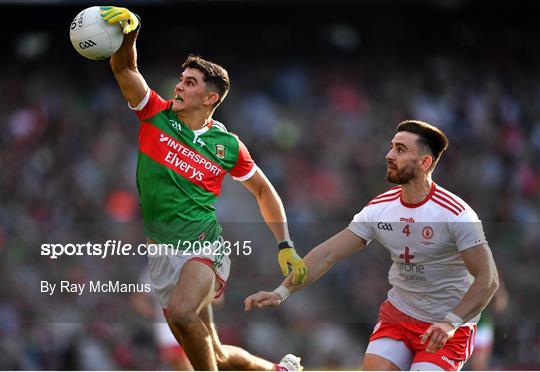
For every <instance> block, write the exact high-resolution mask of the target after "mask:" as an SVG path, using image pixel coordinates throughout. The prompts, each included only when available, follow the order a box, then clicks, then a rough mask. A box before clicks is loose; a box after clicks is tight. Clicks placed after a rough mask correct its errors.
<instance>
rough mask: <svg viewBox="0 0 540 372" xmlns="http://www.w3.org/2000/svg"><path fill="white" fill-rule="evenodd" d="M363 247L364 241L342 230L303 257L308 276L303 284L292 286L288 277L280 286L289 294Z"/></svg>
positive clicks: (348, 231) (350, 232)
mask: <svg viewBox="0 0 540 372" xmlns="http://www.w3.org/2000/svg"><path fill="white" fill-rule="evenodd" d="M365 245H366V243H365V241H364V239H362V238H360V237H359V236H358V235H356V234H355V233H353V232H352V231H350V230H349V229H343V230H341V231H340V232H338V233H337V234H336V235H334V236H332V237H331V238H330V239H328V240H327V241H325V242H324V243H321V244H319V245H318V246H316V247H315V248H313V249H312V250H311V251H310V252H309V253H308V254H307V255H306V257H304V262H305V263H306V266H307V268H308V275H307V278H306V281H305V282H304V283H303V284H296V285H293V284H292V281H291V277H290V276H288V277H287V278H286V279H285V280H284V281H283V283H281V285H283V286H285V287H287V288H288V289H289V291H290V292H291V293H292V292H295V291H297V290H299V289H301V288H303V287H305V286H307V285H308V284H311V283H313V282H314V281H316V280H317V279H319V278H320V277H321V276H322V275H323V274H324V273H325V272H327V271H328V270H329V269H330V268H331V267H332V266H334V264H335V263H336V262H338V261H340V260H342V259H344V258H346V257H349V256H350V255H352V254H353V253H355V252H358V251H360V250H361V249H362V248H364V247H365Z"/></svg>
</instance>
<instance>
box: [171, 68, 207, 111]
mask: <svg viewBox="0 0 540 372" xmlns="http://www.w3.org/2000/svg"><path fill="white" fill-rule="evenodd" d="M206 95H207V91H206V83H205V82H204V74H203V73H202V72H201V71H199V70H197V69H195V68H186V69H185V70H184V72H182V75H180V79H179V81H178V84H176V86H175V87H174V95H173V106H172V110H173V111H174V112H180V111H189V110H198V109H201V108H202V107H203V106H204V102H205V97H206Z"/></svg>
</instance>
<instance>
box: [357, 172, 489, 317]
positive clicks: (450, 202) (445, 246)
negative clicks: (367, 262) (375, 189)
mask: <svg viewBox="0 0 540 372" xmlns="http://www.w3.org/2000/svg"><path fill="white" fill-rule="evenodd" d="M348 228H349V230H351V231H352V232H353V233H355V234H356V235H358V236H359V237H361V238H363V239H364V240H365V241H366V242H367V243H369V242H370V241H371V240H373V239H376V240H378V241H379V242H380V243H381V244H382V245H383V246H384V247H385V248H386V249H387V250H388V251H389V252H390V256H391V259H392V261H393V262H392V266H391V268H390V271H389V272H388V281H389V282H390V284H391V285H392V289H390V291H389V292H388V299H389V300H390V302H391V303H392V304H393V305H394V306H395V307H397V308H398V309H399V310H401V311H403V312H404V313H405V314H407V315H410V316H412V317H414V318H416V319H419V320H422V321H425V322H437V321H441V320H443V318H444V316H445V315H446V314H448V313H449V312H450V311H452V310H453V309H454V308H455V307H456V306H457V305H458V303H459V302H460V301H461V299H462V298H463V295H464V294H465V292H467V290H468V289H469V287H470V285H471V283H472V282H473V276H472V275H471V274H470V273H469V271H468V270H467V267H466V266H465V263H464V262H463V259H462V258H461V255H460V253H459V252H461V251H464V250H466V249H469V248H472V247H474V246H477V245H479V244H485V243H487V242H486V238H485V235H484V231H483V228H482V223H481V222H480V220H479V219H478V216H477V215H476V213H475V212H474V211H473V210H472V209H471V207H469V206H468V205H467V204H466V203H465V202H464V201H463V200H462V199H461V198H459V197H457V196H456V195H454V194H452V193H450V192H449V191H447V190H445V189H443V188H442V187H440V186H438V185H436V184H435V182H433V185H432V187H431V190H430V192H429V194H428V196H427V197H426V198H425V199H424V200H423V201H422V202H420V203H418V204H407V203H405V202H403V200H402V199H401V186H397V187H394V188H392V189H390V190H389V191H387V192H385V193H384V194H381V195H379V196H377V197H376V198H374V199H373V200H372V201H371V202H369V203H368V204H367V205H366V206H365V207H364V209H362V211H361V212H360V213H358V214H357V215H355V216H354V218H353V220H352V222H351V223H350V225H349V227H348ZM479 317H480V314H478V315H477V316H476V317H474V318H473V319H471V320H470V322H471V323H473V322H474V323H475V322H477V321H478V318H479Z"/></svg>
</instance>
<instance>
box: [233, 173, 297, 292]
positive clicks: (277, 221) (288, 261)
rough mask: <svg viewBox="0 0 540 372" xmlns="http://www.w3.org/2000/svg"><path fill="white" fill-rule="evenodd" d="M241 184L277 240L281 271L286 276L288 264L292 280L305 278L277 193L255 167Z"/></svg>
mask: <svg viewBox="0 0 540 372" xmlns="http://www.w3.org/2000/svg"><path fill="white" fill-rule="evenodd" d="M243 185H244V186H245V187H246V188H247V189H248V190H249V191H250V192H251V193H252V194H253V195H255V198H256V199H257V203H258V204H259V208H260V210H261V214H262V216H263V219H264V221H265V222H266V224H267V225H268V227H269V228H270V230H272V233H273V234H274V237H275V238H276V240H277V242H278V247H279V251H278V262H279V266H280V267H281V272H282V273H283V275H284V276H287V275H288V274H289V265H290V266H291V268H292V274H293V275H292V282H293V283H295V284H296V283H302V282H303V281H304V280H305V278H306V270H307V269H306V265H305V264H304V261H302V259H301V258H300V256H298V254H297V253H296V250H295V249H294V247H293V245H292V242H291V240H290V238H289V228H288V227H287V216H286V215H285V208H284V207H283V203H282V202H281V199H280V197H279V195H278V193H277V192H276V190H275V189H274V187H273V186H272V184H271V183H270V181H269V180H268V179H267V178H266V176H265V175H264V173H263V172H262V171H261V170H260V169H257V171H256V172H255V174H254V175H253V176H252V177H251V178H250V179H249V180H247V181H245V182H243Z"/></svg>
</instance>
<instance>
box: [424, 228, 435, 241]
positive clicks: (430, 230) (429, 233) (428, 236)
mask: <svg viewBox="0 0 540 372" xmlns="http://www.w3.org/2000/svg"><path fill="white" fill-rule="evenodd" d="M434 234H435V232H434V231H433V227H431V226H425V227H424V228H423V229H422V237H423V238H424V239H426V240H429V239H431V238H433V235H434Z"/></svg>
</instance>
